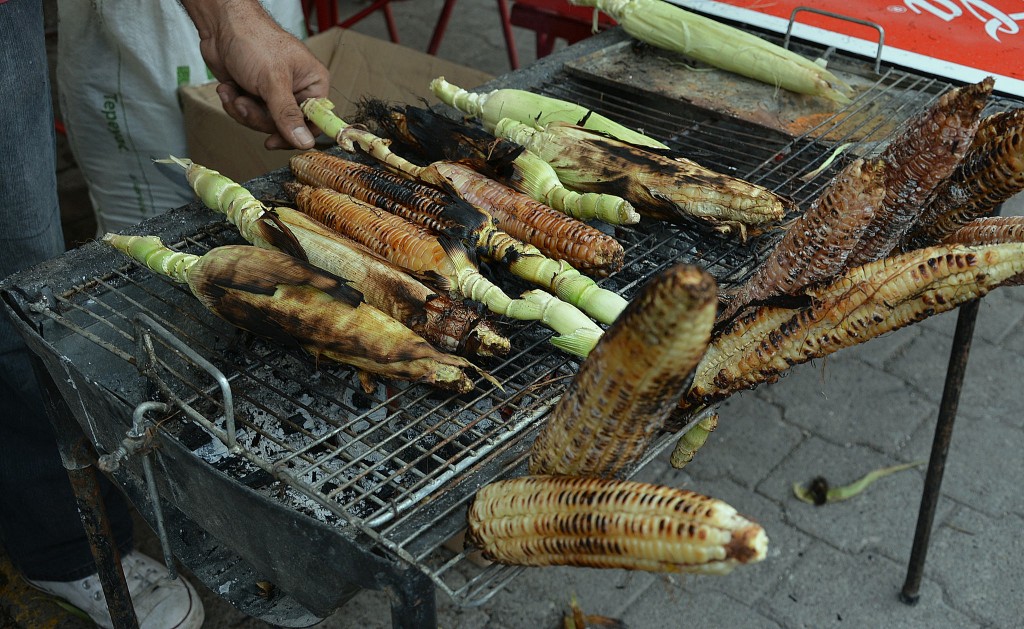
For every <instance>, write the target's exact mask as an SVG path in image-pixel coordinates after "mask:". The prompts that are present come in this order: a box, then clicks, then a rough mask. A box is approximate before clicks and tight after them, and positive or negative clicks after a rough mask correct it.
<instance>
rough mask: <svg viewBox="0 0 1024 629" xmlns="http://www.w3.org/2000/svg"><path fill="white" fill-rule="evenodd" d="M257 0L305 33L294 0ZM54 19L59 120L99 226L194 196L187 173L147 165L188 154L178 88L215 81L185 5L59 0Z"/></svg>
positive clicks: (118, 224) (107, 227) (119, 223)
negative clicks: (56, 28) (154, 161)
mask: <svg viewBox="0 0 1024 629" xmlns="http://www.w3.org/2000/svg"><path fill="white" fill-rule="evenodd" d="M263 4H264V6H265V7H266V8H267V11H268V12H269V13H270V14H271V15H272V16H273V17H274V19H276V20H277V22H278V23H279V24H281V26H282V27H284V28H285V30H287V31H289V32H290V33H292V34H293V35H296V36H297V37H300V38H304V37H305V35H306V29H305V22H304V20H303V14H302V7H301V3H300V2H299V0H264V1H263ZM58 19H59V26H58V35H57V37H58V48H57V89H58V98H59V104H60V110H61V118H62V120H63V122H64V126H65V128H66V129H67V133H68V142H69V144H70V146H71V151H72V153H73V154H74V157H75V160H76V161H77V162H78V166H79V168H80V169H81V171H82V174H83V176H84V177H85V181H86V184H87V185H88V188H89V196H90V200H91V201H92V205H93V209H94V210H95V213H96V222H97V226H98V232H99V234H102V233H103V232H106V231H118V230H120V229H122V228H124V227H127V226H129V225H134V224H136V223H138V222H139V221H141V220H143V219H145V218H148V217H150V216H154V215H156V214H159V213H161V212H164V211H166V210H169V209H171V208H175V207H178V206H181V205H184V204H185V203H188V202H190V201H192V200H193V199H194V198H195V195H194V193H193V192H192V190H191V188H189V186H188V184H187V182H186V181H185V177H184V175H183V174H177V173H175V172H174V171H173V170H171V169H168V168H166V167H160V166H157V165H155V164H154V163H153V160H154V159H163V158H166V157H167V156H168V155H177V156H187V153H186V151H187V149H186V144H185V129H184V122H183V119H182V115H181V109H180V107H179V104H178V97H177V90H178V87H179V86H180V85H193V84H199V83H206V82H208V81H211V80H213V77H212V76H210V75H209V73H208V70H207V68H206V64H205V63H204V61H203V58H202V56H201V55H200V54H199V35H198V33H197V32H196V28H195V26H194V25H193V24H192V21H191V20H190V19H189V17H188V15H187V14H186V13H185V10H184V9H183V8H182V7H181V5H180V4H179V3H178V2H176V1H174V0H157V1H154V0H91V1H87V0H59V2H58ZM209 166H210V167H211V168H216V165H215V164H209Z"/></svg>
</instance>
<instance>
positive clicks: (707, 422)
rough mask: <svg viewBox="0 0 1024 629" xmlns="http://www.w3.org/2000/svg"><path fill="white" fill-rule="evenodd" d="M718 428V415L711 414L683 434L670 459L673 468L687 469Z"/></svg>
mask: <svg viewBox="0 0 1024 629" xmlns="http://www.w3.org/2000/svg"><path fill="white" fill-rule="evenodd" d="M716 428H718V413H711V414H710V415H708V416H707V417H705V418H704V419H702V420H700V421H699V422H697V423H696V424H695V425H694V426H693V427H692V428H690V429H689V430H687V431H686V432H685V433H683V435H682V436H681V437H679V441H677V442H676V447H675V448H674V449H673V450H672V455H671V456H670V457H669V463H671V465H672V467H674V468H676V469H680V470H681V469H683V468H684V467H686V466H687V465H688V464H689V463H690V461H692V460H693V457H694V455H695V454H697V450H699V449H700V448H701V447H703V446H704V443H705V442H706V441H707V440H708V435H710V434H711V433H713V432H714V431H715V429H716Z"/></svg>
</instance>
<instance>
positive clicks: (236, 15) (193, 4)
mask: <svg viewBox="0 0 1024 629" xmlns="http://www.w3.org/2000/svg"><path fill="white" fill-rule="evenodd" d="M179 2H181V6H183V7H184V8H185V12H186V13H188V16H189V18H191V19H192V23H193V24H195V25H196V30H198V31H199V38H200V39H209V38H211V37H213V36H214V34H215V31H216V30H218V28H220V27H221V26H222V25H225V24H230V23H232V22H234V23H235V24H240V23H243V22H245V21H247V20H251V19H256V20H271V21H272V20H273V18H271V17H270V16H269V15H268V14H267V12H266V10H265V9H264V8H263V5H261V4H260V3H259V0H179Z"/></svg>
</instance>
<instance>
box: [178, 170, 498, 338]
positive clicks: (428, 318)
mask: <svg viewBox="0 0 1024 629" xmlns="http://www.w3.org/2000/svg"><path fill="white" fill-rule="evenodd" d="M171 161H172V162H174V163H177V164H178V165H180V166H182V167H183V168H184V169H185V174H186V177H187V179H188V181H189V184H191V186H192V188H193V189H194V190H195V191H196V194H197V195H199V198H200V199H202V201H203V203H205V204H206V206H207V207H209V208H210V209H212V210H215V211H218V212H221V213H222V214H225V215H226V216H227V217H228V220H230V221H231V222H232V223H233V224H234V225H235V226H236V227H238V229H239V231H240V232H241V234H242V236H243V237H245V239H246V240H248V241H249V242H250V243H252V244H254V245H256V246H258V247H263V248H265V249H280V250H283V251H285V252H288V253H292V254H293V255H295V254H296V250H295V248H296V247H298V250H299V251H298V253H300V254H301V255H300V258H302V259H305V260H306V261H308V262H309V263H310V264H312V265H313V266H315V267H318V268H320V269H323V270H325V271H328V272H330V273H333V274H335V275H337V276H339V277H342V278H345V280H346V281H347V282H348V283H349V285H350V286H352V287H353V288H355V289H356V290H358V291H359V292H360V293H362V295H363V298H364V299H365V300H366V302H367V303H368V304H370V305H371V306H374V307H376V308H377V309H379V310H381V311H382V312H384V313H386V314H388V315H390V316H392V317H394V318H395V319H396V320H398V321H399V322H401V323H402V324H404V325H405V326H406V327H408V328H409V329H411V330H412V331H413V332H416V333H417V334H419V335H420V336H422V337H423V338H425V339H427V340H428V341H430V342H431V343H433V344H434V345H435V346H437V347H438V348H440V349H442V350H444V351H447V352H461V351H465V352H468V353H472V354H479V355H481V356H499V355H504V354H507V353H508V351H509V349H510V343H509V340H508V339H507V338H506V337H504V336H503V335H501V334H499V333H498V332H497V330H495V329H494V327H493V326H492V325H491V324H490V323H489V322H488V321H486V320H485V319H483V318H482V317H481V316H479V315H478V314H477V313H476V312H475V311H473V310H471V309H469V308H467V307H466V306H465V305H464V304H462V303H461V302H457V301H455V300H453V299H451V298H450V297H448V296H447V295H443V294H439V293H437V292H436V291H433V290H431V289H429V288H427V286H425V285H424V284H422V283H421V282H419V281H417V280H416V279H414V278H413V277H411V276H410V275H409V274H407V273H405V272H403V271H401V270H400V269H398V268H397V267H395V266H394V265H391V264H388V263H387V262H384V261H383V260H381V259H380V258H378V257H376V256H374V255H371V254H370V253H369V252H368V251H367V250H365V249H364V248H362V247H360V246H359V245H357V244H356V243H355V242H354V241H352V240H349V239H348V238H345V237H344V236H342V235H340V234H338V233H337V232H335V231H333V230H331V229H329V228H328V227H326V226H325V225H323V224H322V223H320V222H318V221H315V220H313V219H312V218H310V217H309V216H307V215H305V214H303V213H301V212H297V211H295V210H292V209H290V208H284V207H281V208H275V209H273V210H271V209H269V208H267V207H266V206H265V205H263V203H261V202H259V201H258V200H257V199H256V198H255V197H253V196H252V194H250V193H249V191H248V190H246V189H245V188H243V187H242V186H240V185H238V184H237V183H235V182H233V181H231V180H230V179H228V178H227V177H225V176H223V175H221V174H220V173H218V172H217V171H215V170H211V169H209V168H206V167H204V166H200V165H199V164H195V163H193V162H192V161H191V160H182V159H178V158H174V157H172V158H171Z"/></svg>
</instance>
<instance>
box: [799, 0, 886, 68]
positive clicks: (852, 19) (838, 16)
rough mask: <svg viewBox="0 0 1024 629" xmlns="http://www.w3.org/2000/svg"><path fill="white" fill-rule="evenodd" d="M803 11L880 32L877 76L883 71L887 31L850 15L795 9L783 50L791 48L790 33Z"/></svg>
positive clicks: (877, 52) (875, 23)
mask: <svg viewBox="0 0 1024 629" xmlns="http://www.w3.org/2000/svg"><path fill="white" fill-rule="evenodd" d="M801 11H806V12H807V13H817V14H818V15H824V16H825V17H831V18H835V19H837V20H843V21H845V22H853V23H854V24H860V25H862V26H867V27H869V28H873V29H875V30H876V31H878V50H877V51H876V52H875V74H878V73H879V71H881V69H882V48H883V47H885V29H884V28H882V25H881V24H879V23H877V22H872V21H870V20H862V19H859V18H855V17H850V16H849V15H843V14H841V13H833V12H831V11H823V10H821V9H815V8H813V7H803V6H800V7H796V8H795V9H793V12H792V13H790V14H789V24H787V25H786V38H785V39H784V40H782V47H783V48H787V49H788V48H789V36H790V33H791V32H792V30H793V24H795V23H796V15H797V13H800V12H801Z"/></svg>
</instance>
